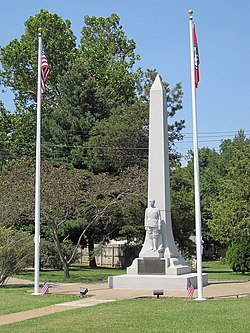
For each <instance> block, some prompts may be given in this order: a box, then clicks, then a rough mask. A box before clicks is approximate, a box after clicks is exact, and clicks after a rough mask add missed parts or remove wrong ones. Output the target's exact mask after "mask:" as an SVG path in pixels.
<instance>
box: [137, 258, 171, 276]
mask: <svg viewBox="0 0 250 333" xmlns="http://www.w3.org/2000/svg"><path fill="white" fill-rule="evenodd" d="M138 274H141V275H147V274H148V275H154V274H157V275H165V260H160V259H143V260H139V261H138Z"/></svg>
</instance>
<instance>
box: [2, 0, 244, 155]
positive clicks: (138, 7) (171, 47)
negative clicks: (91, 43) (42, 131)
mask: <svg viewBox="0 0 250 333" xmlns="http://www.w3.org/2000/svg"><path fill="white" fill-rule="evenodd" d="M0 4H1V20H0V45H1V46H5V45H7V44H8V43H9V42H10V41H11V40H13V39H14V38H17V39H19V38H20V36H21V35H22V34H23V33H24V22H25V21H26V20H27V19H28V18H29V17H30V16H34V15H35V14H36V13H38V12H39V11H40V10H41V9H47V10H48V11H49V12H51V13H55V14H58V15H59V16H61V17H62V18H63V19H69V20H70V21H71V24H72V30H73V32H74V34H75V35H76V37H77V40H78V42H79V39H80V34H81V30H82V27H83V26H84V16H86V15H88V16H98V17H99V16H103V17H107V16H110V14H112V13H116V14H118V15H119V16H120V23H121V25H122V26H123V29H124V31H125V32H126V35H127V37H128V38H130V39H131V38H132V39H134V40H135V42H136V45H137V48H136V52H137V53H139V54H140V56H141V60H140V61H139V62H138V63H137V66H140V67H142V68H143V69H144V70H146V69H147V68H149V69H154V68H155V69H156V70H157V71H158V73H159V74H160V75H161V77H162V79H163V80H164V81H167V82H168V83H169V84H170V87H174V86H175V84H176V83H177V82H182V87H183V92H184V97H183V110H181V111H180V112H179V114H178V116H177V117H176V119H173V120H178V119H185V122H186V128H185V129H184V130H183V134H184V139H183V141H182V142H180V143H178V144H177V150H178V151H179V152H180V153H182V154H184V155H185V154H186V153H187V151H188V150H189V149H192V146H193V144H192V131H193V129H192V128H193V126H192V104H191V78H190V50H189V14H188V10H189V9H192V10H193V17H194V22H195V24H196V34H197V39H198V45H199V55H200V82H199V87H198V89H197V91H196V99H197V126H198V138H199V140H198V141H199V143H198V144H199V147H203V146H207V147H210V148H215V149H218V148H219V145H220V142H221V140H222V139H227V138H233V137H234V135H235V134H236V133H237V132H238V130H240V129H243V130H244V131H245V133H246V135H247V137H249V136H250V99H249V95H250V62H249V61H247V59H248V56H249V54H250V19H249V15H250V14H249V13H250V1H249V0H237V1H236V0H209V1H201V0H154V1H152V0H71V1H65V0H43V1H37V0H21V1H20V0H8V1H5V0H0ZM0 100H2V101H3V102H4V103H5V107H6V108H7V109H12V108H13V103H12V95H11V94H10V93H9V92H7V93H3V92H0Z"/></svg>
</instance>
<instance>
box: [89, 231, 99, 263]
mask: <svg viewBox="0 0 250 333" xmlns="http://www.w3.org/2000/svg"><path fill="white" fill-rule="evenodd" d="M88 248H89V267H90V268H97V264H96V260H95V256H94V240H93V238H92V237H91V236H88Z"/></svg>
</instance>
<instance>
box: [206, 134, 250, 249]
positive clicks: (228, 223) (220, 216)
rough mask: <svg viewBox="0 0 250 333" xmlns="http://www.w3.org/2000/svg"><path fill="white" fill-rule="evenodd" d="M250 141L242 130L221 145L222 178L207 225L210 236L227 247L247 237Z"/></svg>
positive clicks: (249, 215) (249, 219) (249, 211)
mask: <svg viewBox="0 0 250 333" xmlns="http://www.w3.org/2000/svg"><path fill="white" fill-rule="evenodd" d="M249 143H250V140H249V139H247V138H246V137H245V135H244V133H243V132H242V131H240V132H239V134H238V135H237V136H236V137H235V138H234V140H226V141H225V142H223V143H222V144H221V162H222V163H223V164H224V173H225V174H224V175H223V177H222V178H221V179H220V181H219V191H218V196H217V197H216V198H215V199H214V200H213V201H212V204H211V213H212V219H211V220H210V221H209V222H208V225H209V227H210V230H211V235H212V236H213V238H214V239H216V240H218V241H220V242H221V243H225V244H229V243H231V242H232V241H234V240H238V239H240V238H242V237H244V236H245V235H247V234H249V229H250V209H249V207H250V206H249V199H250V196H249V193H250V185H249V181H248V180H249V176H250V163H249V159H250V144H249Z"/></svg>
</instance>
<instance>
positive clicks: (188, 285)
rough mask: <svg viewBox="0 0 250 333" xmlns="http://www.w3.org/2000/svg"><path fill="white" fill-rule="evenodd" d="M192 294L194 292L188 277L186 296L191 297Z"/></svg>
mask: <svg viewBox="0 0 250 333" xmlns="http://www.w3.org/2000/svg"><path fill="white" fill-rule="evenodd" d="M193 294H194V287H193V285H192V282H191V281H190V279H188V280H187V296H188V298H193Z"/></svg>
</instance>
